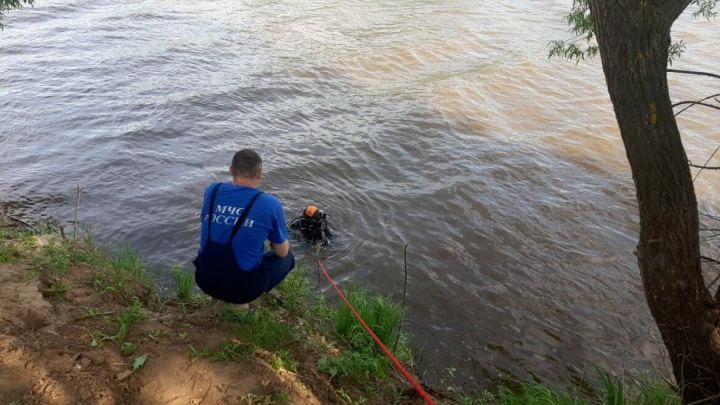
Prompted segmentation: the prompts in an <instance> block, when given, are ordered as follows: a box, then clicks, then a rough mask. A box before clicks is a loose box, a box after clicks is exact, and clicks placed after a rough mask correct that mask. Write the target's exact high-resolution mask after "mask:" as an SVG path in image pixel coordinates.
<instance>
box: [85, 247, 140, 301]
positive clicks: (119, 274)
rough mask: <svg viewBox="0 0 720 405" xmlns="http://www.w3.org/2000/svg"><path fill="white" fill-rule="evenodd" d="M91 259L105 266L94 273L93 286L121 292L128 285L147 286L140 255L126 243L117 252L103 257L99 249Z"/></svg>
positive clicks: (102, 289) (103, 289)
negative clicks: (109, 256)
mask: <svg viewBox="0 0 720 405" xmlns="http://www.w3.org/2000/svg"><path fill="white" fill-rule="evenodd" d="M95 255H96V257H95V258H94V259H92V260H97V261H99V263H100V264H99V265H100V266H102V267H106V268H105V269H103V270H101V271H98V273H97V274H96V275H95V282H94V285H95V288H96V289H98V290H101V291H109V292H123V291H125V290H126V289H127V287H128V286H132V285H133V284H136V283H137V284H141V285H144V286H146V287H147V286H149V284H150V278H149V277H148V275H147V271H146V269H145V264H144V263H143V262H142V261H141V260H140V257H139V256H138V255H137V254H136V253H135V252H133V251H132V250H131V249H130V248H129V247H128V246H127V245H126V246H124V247H123V248H122V249H121V250H120V251H119V252H118V253H117V254H115V255H114V256H113V257H111V258H109V259H105V258H103V256H102V253H100V252H99V251H98V252H96V253H95Z"/></svg>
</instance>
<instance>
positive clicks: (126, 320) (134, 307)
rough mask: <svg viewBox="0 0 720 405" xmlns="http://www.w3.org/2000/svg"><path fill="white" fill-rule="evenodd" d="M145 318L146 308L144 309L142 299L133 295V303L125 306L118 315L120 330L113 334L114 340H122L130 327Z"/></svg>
mask: <svg viewBox="0 0 720 405" xmlns="http://www.w3.org/2000/svg"><path fill="white" fill-rule="evenodd" d="M144 319H145V310H144V309H143V306H142V303H140V299H138V298H137V297H133V299H132V304H130V305H129V306H127V307H125V308H123V310H122V312H120V315H119V316H118V317H117V322H118V331H117V333H116V334H115V336H113V340H117V341H120V342H122V341H123V340H124V339H125V336H126V335H127V333H128V331H129V330H130V327H131V326H132V325H135V324H137V323H138V322H140V321H142V320H144Z"/></svg>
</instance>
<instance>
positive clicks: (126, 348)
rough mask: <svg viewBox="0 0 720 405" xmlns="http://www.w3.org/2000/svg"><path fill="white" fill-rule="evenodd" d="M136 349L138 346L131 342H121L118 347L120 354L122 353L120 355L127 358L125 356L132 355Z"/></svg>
mask: <svg viewBox="0 0 720 405" xmlns="http://www.w3.org/2000/svg"><path fill="white" fill-rule="evenodd" d="M137 348H138V346H137V345H136V344H135V343H132V342H123V343H122V344H121V345H120V353H122V354H124V355H126V356H127V355H130V354H133V353H134V352H135V350H137Z"/></svg>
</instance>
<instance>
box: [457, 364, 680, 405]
mask: <svg viewBox="0 0 720 405" xmlns="http://www.w3.org/2000/svg"><path fill="white" fill-rule="evenodd" d="M596 371H597V374H598V378H597V379H596V381H595V382H592V383H589V384H588V385H583V387H582V389H581V388H580V387H577V386H571V387H569V388H555V387H552V386H549V385H545V384H542V383H540V382H526V383H524V384H522V385H520V387H519V388H517V389H511V388H508V387H507V386H502V385H501V386H498V387H496V388H495V389H493V390H485V391H483V392H482V393H480V394H479V395H476V396H470V395H464V394H460V395H458V402H459V403H460V404H463V405H491V404H493V405H495V404H499V405H680V404H681V403H682V402H681V400H680V398H679V397H678V396H677V394H676V393H675V392H674V391H673V390H672V388H671V387H670V386H668V385H667V384H665V383H662V382H659V381H657V380H655V379H651V378H647V377H641V378H632V377H630V376H627V375H625V376H620V377H618V376H613V375H611V374H609V373H607V372H605V371H602V370H600V369H597V370H596Z"/></svg>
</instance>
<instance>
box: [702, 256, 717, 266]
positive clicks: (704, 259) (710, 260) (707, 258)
mask: <svg viewBox="0 0 720 405" xmlns="http://www.w3.org/2000/svg"><path fill="white" fill-rule="evenodd" d="M700 260H701V261H704V262H709V263H715V264H720V260H717V259H713V258H712V257H708V256H703V255H700Z"/></svg>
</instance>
